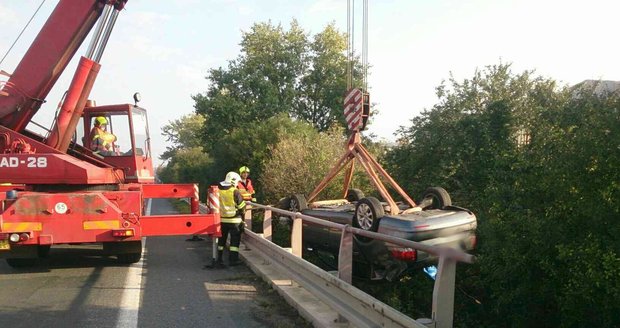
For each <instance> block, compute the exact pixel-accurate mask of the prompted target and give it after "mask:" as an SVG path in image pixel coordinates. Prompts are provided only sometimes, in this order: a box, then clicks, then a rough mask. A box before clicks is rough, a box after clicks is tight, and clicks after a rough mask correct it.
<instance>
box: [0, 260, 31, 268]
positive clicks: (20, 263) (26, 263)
mask: <svg viewBox="0 0 620 328" xmlns="http://www.w3.org/2000/svg"><path fill="white" fill-rule="evenodd" d="M6 263H7V264H8V265H9V266H10V267H11V268H15V269H19V268H27V267H31V266H34V265H35V264H36V263H37V259H33V258H26V259H6Z"/></svg>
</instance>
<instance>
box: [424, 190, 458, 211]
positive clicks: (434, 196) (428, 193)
mask: <svg viewBox="0 0 620 328" xmlns="http://www.w3.org/2000/svg"><path fill="white" fill-rule="evenodd" d="M419 205H420V207H422V209H425V210H431V209H437V210H440V209H443V208H445V207H447V206H451V205H452V199H451V198H450V194H448V192H447V191H446V190H445V189H443V188H441V187H429V188H427V189H426V190H425V191H424V193H423V194H422V201H421V202H420V204H419Z"/></svg>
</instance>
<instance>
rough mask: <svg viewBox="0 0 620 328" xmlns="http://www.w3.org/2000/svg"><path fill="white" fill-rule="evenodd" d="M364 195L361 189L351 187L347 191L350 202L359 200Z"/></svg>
mask: <svg viewBox="0 0 620 328" xmlns="http://www.w3.org/2000/svg"><path fill="white" fill-rule="evenodd" d="M364 197H365V196H364V192H363V191H361V190H359V189H349V191H347V200H348V201H349V202H357V201H359V200H360V199H362V198H364Z"/></svg>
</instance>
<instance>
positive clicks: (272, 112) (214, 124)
mask: <svg viewBox="0 0 620 328" xmlns="http://www.w3.org/2000/svg"><path fill="white" fill-rule="evenodd" d="M240 46H241V54H240V55H239V56H238V57H237V58H236V59H234V60H231V61H229V62H228V66H227V67H226V68H222V67H220V68H217V69H212V70H210V71H209V74H208V76H207V80H208V81H209V88H208V90H207V91H206V92H205V93H204V94H198V95H195V96H194V100H195V102H196V104H195V108H196V113H199V114H201V115H203V116H204V117H205V118H206V119H207V120H206V124H205V125H204V129H203V131H202V136H203V139H204V142H205V145H208V149H207V151H210V150H211V148H212V147H216V146H217V145H219V144H220V142H221V141H222V139H223V138H224V136H226V135H228V134H230V133H231V132H232V131H233V130H235V129H239V128H243V127H248V126H252V125H253V124H255V123H258V122H262V121H264V120H266V119H268V118H270V117H273V116H276V115H278V114H286V115H288V116H289V117H292V118H295V119H298V120H301V121H305V122H309V123H310V124H311V125H312V126H314V127H315V128H317V129H318V130H320V131H324V130H327V129H328V128H329V127H331V126H332V125H333V124H334V123H340V124H342V125H344V123H345V122H344V118H343V114H342V96H343V94H344V91H345V89H346V80H345V78H346V76H345V71H346V64H347V63H346V56H345V53H344V50H345V49H346V37H345V35H344V34H342V33H340V32H338V31H337V30H336V28H335V27H334V24H333V23H332V24H330V25H328V26H327V27H326V28H325V29H324V30H323V31H321V32H320V33H318V34H316V35H315V36H314V38H313V40H312V41H310V38H309V35H308V33H307V32H305V31H303V30H302V29H301V27H300V26H299V24H298V23H297V21H293V22H292V23H291V24H290V27H289V29H288V30H285V29H284V28H283V27H282V26H281V25H277V26H275V25H273V24H272V23H271V22H267V23H257V24H254V25H253V26H252V28H251V29H250V31H248V32H244V33H243V35H242V41H241V43H240ZM356 67H359V64H357V65H356ZM358 75H359V69H357V70H356V76H358Z"/></svg>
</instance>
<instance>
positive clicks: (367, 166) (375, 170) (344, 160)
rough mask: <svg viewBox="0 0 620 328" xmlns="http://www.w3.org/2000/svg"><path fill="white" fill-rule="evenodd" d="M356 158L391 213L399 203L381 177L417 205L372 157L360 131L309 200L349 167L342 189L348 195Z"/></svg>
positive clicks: (406, 199)
mask: <svg viewBox="0 0 620 328" xmlns="http://www.w3.org/2000/svg"><path fill="white" fill-rule="evenodd" d="M355 159H357V161H358V162H359V163H360V165H361V166H362V167H363V168H364V171H366V174H368V176H369V177H370V181H371V182H372V184H373V185H374V186H375V188H377V190H378V191H379V193H380V194H381V197H383V199H384V200H385V201H387V202H388V204H389V205H390V214H392V215H395V214H398V213H399V212H400V210H399V208H398V205H396V202H395V201H394V199H393V198H392V196H390V193H389V192H388V190H387V188H386V187H385V186H384V185H383V182H382V181H381V178H380V176H381V177H383V179H385V180H387V181H388V183H389V184H390V185H391V186H392V188H394V189H395V190H396V191H397V192H398V193H399V194H400V195H401V196H402V197H403V198H404V199H405V201H407V203H409V205H411V207H416V203H415V202H414V201H413V199H411V197H409V195H407V193H406V192H405V191H404V190H403V188H401V187H400V186H399V185H398V183H396V181H395V180H394V179H393V178H392V177H391V176H390V175H389V173H387V171H385V169H383V167H381V164H379V162H377V160H376V159H374V158H373V157H372V155H371V154H370V153H369V152H368V150H366V148H365V147H364V145H362V142H361V137H360V132H359V131H354V132H353V133H352V134H351V137H350V138H349V142H348V143H347V145H346V152H345V154H344V155H342V157H340V159H339V160H338V162H336V164H335V165H334V167H332V169H331V170H330V171H329V173H327V175H326V176H325V178H323V180H322V181H321V182H320V183H319V184H318V186H316V188H314V190H313V191H312V192H311V193H310V195H309V196H308V202H312V201H313V200H314V199H315V198H316V197H317V196H318V195H319V193H320V192H321V191H323V189H325V187H326V186H327V185H328V184H329V183H330V182H331V181H332V180H333V179H334V177H336V175H338V173H339V172H340V171H341V170H342V169H344V168H345V167H346V168H347V171H346V173H345V176H344V187H343V190H342V194H343V198H346V197H347V193H348V191H349V186H350V185H351V179H352V178H353V170H354V168H355Z"/></svg>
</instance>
